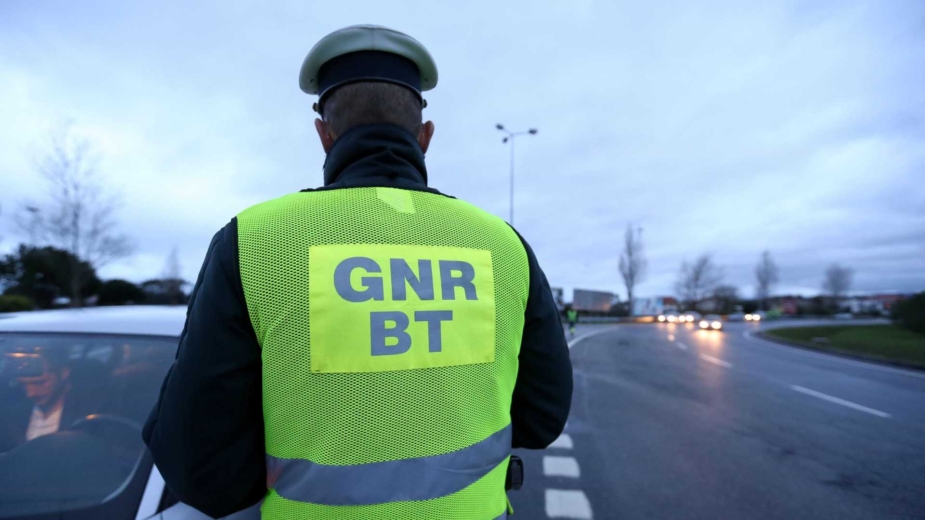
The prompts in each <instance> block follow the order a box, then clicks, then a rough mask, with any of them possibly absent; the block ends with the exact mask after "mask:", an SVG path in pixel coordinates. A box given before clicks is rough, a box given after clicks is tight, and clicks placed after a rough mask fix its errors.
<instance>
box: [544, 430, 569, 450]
mask: <svg viewBox="0 0 925 520" xmlns="http://www.w3.org/2000/svg"><path fill="white" fill-rule="evenodd" d="M572 446H573V444H572V436H571V435H569V434H567V433H563V434H562V435H560V436H559V438H558V439H556V440H554V441H552V444H550V445H549V447H550V448H559V449H563V450H570V449H572Z"/></svg>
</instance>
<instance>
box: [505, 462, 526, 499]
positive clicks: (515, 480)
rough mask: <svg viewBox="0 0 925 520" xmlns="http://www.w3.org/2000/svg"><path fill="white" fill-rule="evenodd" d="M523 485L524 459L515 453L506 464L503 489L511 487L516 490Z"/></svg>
mask: <svg viewBox="0 0 925 520" xmlns="http://www.w3.org/2000/svg"><path fill="white" fill-rule="evenodd" d="M523 485H524V461H523V460H521V459H520V457H518V456H517V455H511V461H510V462H509V463H508V465H507V479H505V481H504V489H505V491H507V490H510V489H513V490H514V491H517V490H518V489H520V487H521V486H523Z"/></svg>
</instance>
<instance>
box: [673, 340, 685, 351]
mask: <svg viewBox="0 0 925 520" xmlns="http://www.w3.org/2000/svg"><path fill="white" fill-rule="evenodd" d="M675 344H676V345H677V346H678V348H679V349H681V350H687V345H685V344H684V343H681V342H680V341H679V342H677V343H675Z"/></svg>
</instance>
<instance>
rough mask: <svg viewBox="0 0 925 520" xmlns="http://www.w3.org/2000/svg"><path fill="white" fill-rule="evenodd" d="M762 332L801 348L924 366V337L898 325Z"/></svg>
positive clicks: (799, 328) (819, 327)
mask: <svg viewBox="0 0 925 520" xmlns="http://www.w3.org/2000/svg"><path fill="white" fill-rule="evenodd" d="M763 334H765V335H767V336H768V337H769V338H770V339H776V340H781V341H784V342H789V343H796V344H797V345H800V346H802V347H807V348H812V349H817V350H825V351H830V352H835V353H839V354H845V355H849V356H855V357H862V358H867V359H873V360H876V361H884V362H887V363H893V364H899V365H906V366H914V367H917V368H925V336H923V335H921V334H916V333H915V332H912V331H909V330H906V329H903V328H900V327H897V326H895V325H824V326H815V327H792V328H791V327H788V328H783V329H771V330H768V331H765V332H764V333H763Z"/></svg>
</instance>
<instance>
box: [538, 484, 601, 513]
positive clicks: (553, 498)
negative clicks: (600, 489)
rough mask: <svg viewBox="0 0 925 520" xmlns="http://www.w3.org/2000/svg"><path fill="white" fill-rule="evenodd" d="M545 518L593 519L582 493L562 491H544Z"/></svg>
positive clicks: (586, 498)
mask: <svg viewBox="0 0 925 520" xmlns="http://www.w3.org/2000/svg"><path fill="white" fill-rule="evenodd" d="M546 516H548V517H549V518H577V519H579V520H589V519H591V518H593V515H592V513H591V503H590V502H588V497H586V496H585V494H584V492H583V491H577V490H562V489H547V490H546Z"/></svg>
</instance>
